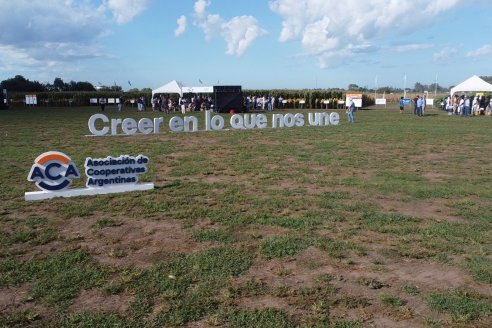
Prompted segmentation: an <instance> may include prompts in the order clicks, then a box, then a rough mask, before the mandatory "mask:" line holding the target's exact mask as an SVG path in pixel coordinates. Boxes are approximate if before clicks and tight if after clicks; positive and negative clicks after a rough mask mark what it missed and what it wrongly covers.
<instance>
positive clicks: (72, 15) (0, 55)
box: [0, 0, 148, 75]
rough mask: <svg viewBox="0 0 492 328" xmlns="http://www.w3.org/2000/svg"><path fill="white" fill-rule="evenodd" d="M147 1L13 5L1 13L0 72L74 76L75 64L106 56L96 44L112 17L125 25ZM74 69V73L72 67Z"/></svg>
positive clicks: (54, 0)
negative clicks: (59, 72) (64, 73)
mask: <svg viewBox="0 0 492 328" xmlns="http://www.w3.org/2000/svg"><path fill="white" fill-rule="evenodd" d="M147 2H148V0H145V1H142V0H139V1H137V0H133V1H132V0H123V1H122V0H103V1H99V2H98V4H96V3H95V2H94V1H92V0H78V1H77V0H43V1H32V0H15V1H3V2H2V7H1V10H0V73H2V74H5V73H6V72H26V71H27V72H34V73H35V74H37V75H41V72H45V71H47V70H48V69H49V70H51V75H53V74H56V72H57V71H59V70H63V71H73V70H74V67H77V65H73V63H74V62H75V61H78V60H81V59H88V58H101V57H106V58H108V57H110V55H108V54H107V53H106V52H105V50H104V49H103V47H102V46H101V45H100V42H101V38H102V37H104V36H106V35H107V34H108V33H109V24H110V23H111V22H112V20H111V18H110V17H108V16H109V15H114V17H115V20H116V21H117V22H119V23H123V22H128V21H129V20H130V19H132V18H133V17H134V16H135V15H136V14H138V13H139V12H141V11H142V10H143V8H145V5H146V4H147ZM75 69H76V68H75Z"/></svg>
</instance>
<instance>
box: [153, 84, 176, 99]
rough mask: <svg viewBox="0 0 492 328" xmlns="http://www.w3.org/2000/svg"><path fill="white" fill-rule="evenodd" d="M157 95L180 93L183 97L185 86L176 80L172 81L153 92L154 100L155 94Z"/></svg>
mask: <svg viewBox="0 0 492 328" xmlns="http://www.w3.org/2000/svg"><path fill="white" fill-rule="evenodd" d="M156 93H179V95H180V96H182V95H183V85H182V84H181V83H179V82H178V81H176V80H172V81H171V82H169V83H167V84H164V85H163V86H161V87H158V88H157V89H154V90H152V98H154V94H156Z"/></svg>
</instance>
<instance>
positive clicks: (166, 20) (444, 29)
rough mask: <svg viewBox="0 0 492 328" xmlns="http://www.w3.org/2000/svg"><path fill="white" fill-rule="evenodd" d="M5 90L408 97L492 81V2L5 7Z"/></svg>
mask: <svg viewBox="0 0 492 328" xmlns="http://www.w3.org/2000/svg"><path fill="white" fill-rule="evenodd" d="M0 8H1V10H0V80H4V79H7V78H10V77H13V76H14V75H18V74H20V75H23V76H24V77H26V78H29V79H30V80H37V81H40V82H50V83H52V82H53V80H54V78H55V77H61V78H62V79H63V80H64V81H65V82H69V81H71V80H74V81H89V82H91V83H93V84H94V85H95V86H97V85H99V83H101V84H104V85H113V84H114V83H116V84H118V85H121V86H122V87H123V88H124V89H129V88H130V85H129V83H128V81H130V82H131V87H136V88H144V87H150V88H156V87H158V86H160V85H162V84H165V83H167V82H168V81H170V80H174V79H175V80H178V81H181V82H182V83H183V84H185V85H188V86H195V85H200V83H199V80H201V81H202V82H203V84H204V85H215V84H234V85H242V86H243V88H245V89H276V88H289V89H296V88H337V87H340V88H347V86H348V85H349V84H350V83H355V84H357V85H359V86H367V87H369V88H374V87H375V86H378V87H382V86H393V87H400V88H403V86H404V76H406V86H407V87H412V86H413V85H414V84H415V82H420V83H423V84H431V83H433V82H435V80H436V76H437V81H438V83H439V84H440V85H442V86H445V87H448V86H451V85H455V84H458V83H460V82H461V81H463V80H465V79H466V78H468V77H470V76H471V75H482V76H483V75H486V76H492V34H491V32H492V1H490V0H434V1H432V0H344V1H340V0H270V1H268V0H103V1H101V0H79V1H75V0H43V1H32V0H15V1H12V0H0Z"/></svg>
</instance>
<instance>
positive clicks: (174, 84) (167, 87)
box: [152, 80, 214, 98]
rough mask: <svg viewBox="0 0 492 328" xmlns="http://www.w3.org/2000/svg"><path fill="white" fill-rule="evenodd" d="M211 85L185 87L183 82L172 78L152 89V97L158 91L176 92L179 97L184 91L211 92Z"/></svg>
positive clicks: (212, 90) (212, 89)
mask: <svg viewBox="0 0 492 328" xmlns="http://www.w3.org/2000/svg"><path fill="white" fill-rule="evenodd" d="M213 92H214V88H213V87H205V86H199V87H185V86H184V85H183V84H181V83H180V82H178V81H176V80H172V81H171V82H169V83H166V84H164V85H163V86H160V87H158V88H157V89H154V90H152V98H154V95H155V94H158V93H178V94H179V95H180V96H181V97H182V96H183V94H184V93H213Z"/></svg>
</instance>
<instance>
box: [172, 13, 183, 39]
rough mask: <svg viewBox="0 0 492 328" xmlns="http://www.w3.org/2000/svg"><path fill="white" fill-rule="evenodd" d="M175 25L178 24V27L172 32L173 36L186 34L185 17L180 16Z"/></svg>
mask: <svg viewBox="0 0 492 328" xmlns="http://www.w3.org/2000/svg"><path fill="white" fill-rule="evenodd" d="M176 23H177V24H178V27H177V28H176V29H175V30H174V35H175V36H180V35H181V34H183V33H184V32H186V16H184V15H181V17H179V18H178V20H177V21H176Z"/></svg>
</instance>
